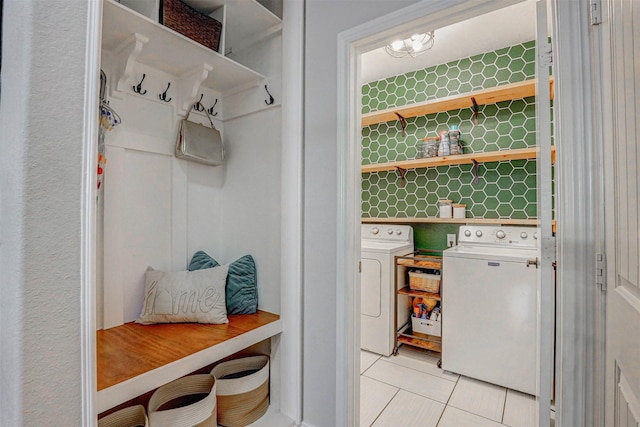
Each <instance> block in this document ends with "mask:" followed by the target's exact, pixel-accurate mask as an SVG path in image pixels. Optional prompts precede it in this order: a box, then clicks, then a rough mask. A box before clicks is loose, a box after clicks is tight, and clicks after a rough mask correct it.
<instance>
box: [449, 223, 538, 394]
mask: <svg viewBox="0 0 640 427" xmlns="http://www.w3.org/2000/svg"><path fill="white" fill-rule="evenodd" d="M538 233H539V230H538V229H536V228H533V227H515V226H509V227H500V226H461V227H460V233H459V237H458V246H456V247H453V248H451V249H447V250H445V251H444V252H443V260H442V262H443V264H442V280H443V283H442V305H443V307H444V313H443V314H444V316H443V321H442V369H444V370H447V371H450V372H455V373H457V374H462V375H466V376H469V377H472V378H476V379H479V380H482V381H486V382H489V383H492V384H497V385H500V386H503V387H507V388H510V389H513V390H518V391H521V392H524V393H527V394H531V395H536V394H537V393H536V353H537V351H536V348H537V337H536V331H537V327H538V317H537V313H538V285H537V283H538V269H537V261H538V260H539V259H540V245H539V242H538V239H537V237H538Z"/></svg>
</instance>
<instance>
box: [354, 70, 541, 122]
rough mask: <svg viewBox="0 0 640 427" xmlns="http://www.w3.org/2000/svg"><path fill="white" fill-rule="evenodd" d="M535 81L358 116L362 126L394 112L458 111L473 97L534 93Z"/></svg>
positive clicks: (482, 101) (485, 99)
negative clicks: (360, 118) (360, 117)
mask: <svg viewBox="0 0 640 427" xmlns="http://www.w3.org/2000/svg"><path fill="white" fill-rule="evenodd" d="M550 80H551V81H550V88H549V90H550V96H551V99H553V92H554V88H553V86H554V83H553V77H550ZM535 94H536V80H535V79H531V80H525V81H522V82H517V83H511V84H507V85H502V86H496V87H492V88H488V89H481V90H477V91H474V92H468V93H463V94H460V95H452V96H448V97H446V98H438V99H434V100H431V101H425V102H419V103H416V104H410V105H405V106H403V107H394V108H388V109H386V110H379V111H372V112H370V113H366V114H363V115H362V126H370V125H374V124H377V123H384V122H391V121H394V120H398V116H397V115H396V113H398V114H400V115H401V116H402V117H404V118H405V119H408V118H410V117H418V116H424V115H427V114H433V113H439V112H443V111H451V110H461V109H464V108H471V107H472V106H473V102H472V101H471V98H475V99H476V102H477V104H478V105H487V104H495V103H497V102H502V101H510V100H512V99H521V98H527V97H530V96H535Z"/></svg>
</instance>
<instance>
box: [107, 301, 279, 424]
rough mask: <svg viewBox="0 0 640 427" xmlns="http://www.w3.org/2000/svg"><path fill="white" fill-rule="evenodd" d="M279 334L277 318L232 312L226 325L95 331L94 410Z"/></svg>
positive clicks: (128, 325)
mask: <svg viewBox="0 0 640 427" xmlns="http://www.w3.org/2000/svg"><path fill="white" fill-rule="evenodd" d="M280 332H282V323H281V321H280V316H278V315H277V314H273V313H269V312H266V311H261V310H258V312H257V313H256V314H241V315H230V316H229V323H227V324H224V325H203V324H198V323H176V324H157V325H140V324H137V323H133V322H131V323H126V324H124V325H122V326H116V327H114V328H110V329H106V330H100V331H97V346H96V347H97V365H98V376H97V388H98V394H97V402H96V404H97V412H98V413H101V412H103V411H105V410H108V409H110V408H112V407H114V406H116V405H119V404H121V403H123V402H126V401H128V400H130V399H133V398H135V397H136V396H139V395H142V394H144V393H146V392H148V391H150V390H153V389H155V388H157V387H159V386H161V385H163V384H166V383H168V382H170V381H173V380H174V379H177V378H180V377H182V376H184V375H187V374H189V373H191V372H193V371H195V370H197V369H200V368H202V367H203V366H207V365H209V364H211V363H214V362H216V361H218V360H220V359H223V358H225V357H227V356H230V355H232V354H234V353H237V352H238V351H240V350H242V349H245V348H247V347H250V346H252V345H254V344H257V343H259V342H261V341H264V340H265V339H268V338H271V337H273V336H275V335H277V334H279V333H280Z"/></svg>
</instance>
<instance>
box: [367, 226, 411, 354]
mask: <svg viewBox="0 0 640 427" xmlns="http://www.w3.org/2000/svg"><path fill="white" fill-rule="evenodd" d="M361 232H362V243H361V251H362V252H361V262H362V265H361V274H360V286H361V288H360V290H361V292H360V306H361V307H360V318H361V320H360V337H361V342H360V347H361V348H362V349H363V350H368V351H371V352H373V353H378V354H381V355H383V356H390V355H391V352H392V351H393V347H394V333H395V332H396V331H394V329H395V325H394V319H393V314H394V310H395V306H394V298H395V291H396V289H394V288H395V286H394V284H395V280H394V279H395V277H394V275H395V271H396V269H395V268H394V264H395V257H396V256H404V255H408V254H411V253H413V228H412V227H411V226H408V225H391V224H363V225H362V230H361ZM398 286H400V285H398ZM400 287H402V286H400ZM405 302H406V305H407V309H406V310H398V324H399V325H403V324H405V323H406V322H407V321H408V318H409V308H408V304H409V302H408V300H407V301H405Z"/></svg>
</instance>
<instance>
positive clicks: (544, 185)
mask: <svg viewBox="0 0 640 427" xmlns="http://www.w3.org/2000/svg"><path fill="white" fill-rule="evenodd" d="M547 19H548V18H547V4H546V1H538V2H537V3H536V79H537V82H538V84H537V87H536V144H537V147H538V157H537V159H536V160H537V161H536V172H537V173H536V175H537V202H538V203H537V207H538V209H537V210H538V222H539V225H538V227H540V236H539V238H540V246H541V248H540V249H541V250H540V254H541V255H540V258H541V259H540V269H539V274H538V325H537V327H538V328H537V345H536V350H537V358H536V359H537V366H538V370H537V374H538V378H537V404H538V411H537V417H538V419H537V425H538V426H540V427H548V426H549V425H550V413H551V399H552V396H551V388H552V384H553V381H552V377H553V323H554V322H553V318H554V312H555V300H554V277H553V262H555V260H556V247H555V237H554V236H553V231H552V224H551V220H552V215H551V211H552V201H551V198H552V196H551V195H552V194H553V186H552V173H551V117H550V114H548V111H550V110H551V99H550V93H549V89H548V88H549V68H550V67H551V58H552V56H551V45H550V44H549V41H548V38H549V34H548V22H547Z"/></svg>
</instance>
